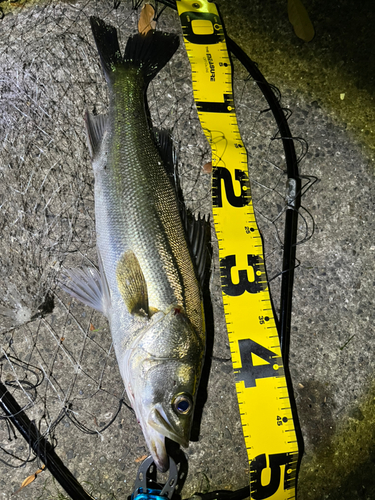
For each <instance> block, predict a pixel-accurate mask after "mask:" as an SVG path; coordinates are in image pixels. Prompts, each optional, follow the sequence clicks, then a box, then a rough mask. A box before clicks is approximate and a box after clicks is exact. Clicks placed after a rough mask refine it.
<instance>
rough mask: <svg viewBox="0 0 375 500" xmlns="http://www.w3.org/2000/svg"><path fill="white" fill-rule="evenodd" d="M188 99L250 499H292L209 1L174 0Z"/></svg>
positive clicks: (284, 391) (223, 52)
mask: <svg viewBox="0 0 375 500" xmlns="http://www.w3.org/2000/svg"><path fill="white" fill-rule="evenodd" d="M177 9H178V13H179V16H180V20H181V26H182V30H183V35H184V41H185V46H186V50H187V54H188V56H189V60H190V63H191V70H192V83H193V91H194V99H195V102H196V106H197V110H198V115H199V119H200V122H201V125H202V128H203V131H204V133H205V135H206V137H207V139H208V141H209V143H210V146H211V149H212V163H213V171H212V203H213V216H214V224H215V230H216V235H217V239H218V243H219V259H220V270H221V283H222V293H223V302H224V312H225V316H226V323H227V330H228V337H229V343H230V348H231V353H232V362H233V368H234V372H235V375H236V390H237V397H238V404H239V408H240V414H241V421H242V428H243V433H244V437H245V444H246V447H247V452H248V458H249V463H250V491H251V498H253V499H256V500H260V499H271V500H287V499H288V500H289V499H293V498H295V487H296V469H297V460H298V443H297V438H296V432H295V427H294V422H293V415H292V410H291V407H290V400H289V393H288V387H287V381H286V378H285V375H284V368H283V362H282V358H281V349H280V342H279V336H278V332H277V328H276V324H275V319H274V316H273V310H272V305H271V300H270V294H269V289H268V283H267V278H266V273H265V267H264V258H263V246H262V239H261V236H260V233H259V229H258V226H257V223H256V220H255V215H254V210H253V205H252V200H251V192H250V182H249V177H248V168H247V152H246V149H245V147H244V144H243V142H242V139H241V135H240V132H239V129H238V124H237V118H236V114H235V109H234V100H233V90H232V70H231V63H230V60H229V55H228V51H227V47H226V43H225V35H224V30H223V26H222V22H221V19H220V17H219V14H218V11H217V9H216V6H215V4H214V3H211V2H208V1H207V0H196V1H194V0H177Z"/></svg>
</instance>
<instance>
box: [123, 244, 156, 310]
mask: <svg viewBox="0 0 375 500" xmlns="http://www.w3.org/2000/svg"><path fill="white" fill-rule="evenodd" d="M116 278H117V286H118V289H119V290H120V293H121V295H122V298H123V300H124V302H125V304H126V307H127V308H128V311H129V312H130V314H138V315H147V316H148V315H149V307H148V295H147V284H146V280H145V277H144V275H143V272H142V269H141V266H140V265H139V262H138V259H137V257H136V256H135V254H134V252H132V251H131V250H128V251H127V252H125V253H124V254H123V255H122V257H121V259H120V261H119V263H118V264H117V268H116Z"/></svg>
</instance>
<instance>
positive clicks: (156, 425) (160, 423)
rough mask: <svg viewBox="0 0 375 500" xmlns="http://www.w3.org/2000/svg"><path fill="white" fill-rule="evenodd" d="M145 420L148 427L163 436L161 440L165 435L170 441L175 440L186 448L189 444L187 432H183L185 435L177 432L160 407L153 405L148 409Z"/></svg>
mask: <svg viewBox="0 0 375 500" xmlns="http://www.w3.org/2000/svg"><path fill="white" fill-rule="evenodd" d="M147 421H148V424H149V425H150V427H152V428H153V429H154V430H155V431H157V432H158V433H159V434H160V435H162V436H163V441H164V436H165V437H167V438H169V439H170V440H171V441H175V442H176V443H178V444H180V445H181V446H183V447H184V448H187V447H188V446H189V434H188V433H185V435H181V434H180V433H178V432H177V431H176V430H175V429H174V428H173V427H172V425H171V424H170V422H169V421H168V418H167V416H166V415H165V413H164V411H163V409H162V408H156V407H154V408H153V409H152V410H151V411H150V413H149V415H148V419H147ZM164 448H165V445H164Z"/></svg>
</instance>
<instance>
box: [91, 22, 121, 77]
mask: <svg viewBox="0 0 375 500" xmlns="http://www.w3.org/2000/svg"><path fill="white" fill-rule="evenodd" d="M90 24H91V30H92V34H93V35H94V39H95V43H96V47H97V49H98V52H99V56H100V61H101V63H102V68H103V71H104V75H105V77H106V80H107V82H108V83H111V82H113V81H114V76H115V72H116V68H118V67H119V66H122V64H123V58H122V55H121V51H120V46H119V43H118V38H117V30H116V28H114V27H113V26H111V25H109V24H106V23H105V22H104V21H103V20H102V19H99V17H94V16H92V17H90Z"/></svg>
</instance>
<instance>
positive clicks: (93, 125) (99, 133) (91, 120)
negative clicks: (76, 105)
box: [85, 110, 108, 159]
mask: <svg viewBox="0 0 375 500" xmlns="http://www.w3.org/2000/svg"><path fill="white" fill-rule="evenodd" d="M85 125H86V136H87V145H88V148H89V151H90V156H91V159H93V158H94V156H95V155H96V154H97V152H98V151H99V149H100V145H101V143H102V140H103V135H104V132H105V131H106V129H107V125H108V116H107V115H97V116H94V115H92V114H91V113H90V112H89V111H88V110H86V113H85Z"/></svg>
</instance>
